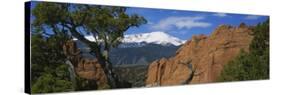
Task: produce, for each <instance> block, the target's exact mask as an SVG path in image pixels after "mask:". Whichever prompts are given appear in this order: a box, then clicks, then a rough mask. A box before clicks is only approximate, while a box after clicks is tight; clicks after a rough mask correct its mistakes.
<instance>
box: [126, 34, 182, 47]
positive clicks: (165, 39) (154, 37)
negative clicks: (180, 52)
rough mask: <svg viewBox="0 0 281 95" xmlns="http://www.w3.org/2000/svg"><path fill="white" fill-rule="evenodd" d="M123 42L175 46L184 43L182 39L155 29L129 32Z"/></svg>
mask: <svg viewBox="0 0 281 95" xmlns="http://www.w3.org/2000/svg"><path fill="white" fill-rule="evenodd" d="M123 42H125V43H140V42H146V43H154V44H161V45H167V44H173V45H175V46H178V45H181V44H183V43H184V41H183V40H180V39H178V38H176V37H173V36H171V35H169V34H167V33H165V32H161V31H156V32H150V33H141V34H131V35H125V37H124V39H123Z"/></svg>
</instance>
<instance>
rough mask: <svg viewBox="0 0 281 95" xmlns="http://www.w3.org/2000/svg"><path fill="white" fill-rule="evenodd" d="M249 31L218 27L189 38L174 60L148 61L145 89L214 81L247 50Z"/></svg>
mask: <svg viewBox="0 0 281 95" xmlns="http://www.w3.org/2000/svg"><path fill="white" fill-rule="evenodd" d="M251 31H252V29H251V28H250V27H248V26H246V25H245V24H241V25H239V27H232V26H228V25H221V26H219V27H218V28H217V29H215V31H214V32H213V33H212V34H211V35H210V36H209V37H207V36H205V35H199V36H193V37H192V39H191V40H189V41H187V42H186V43H185V44H184V45H183V46H182V47H181V48H179V49H178V50H177V53H176V55H175V56H174V57H171V58H168V59H165V58H162V59H160V60H156V61H154V62H152V63H151V64H150V66H149V68H148V74H147V76H148V77H147V80H146V84H147V86H159V85H178V84H189V83H191V84H195V83H209V82H215V81H216V79H217V77H218V76H219V74H220V72H221V70H222V69H223V66H224V65H225V64H227V63H228V62H229V61H230V60H231V59H233V58H234V57H235V56H237V55H238V54H239V52H240V50H241V49H244V50H245V51H248V47H249V44H250V42H251V40H252V36H251V35H250V33H251Z"/></svg>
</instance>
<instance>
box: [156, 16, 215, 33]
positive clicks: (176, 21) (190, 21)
mask: <svg viewBox="0 0 281 95" xmlns="http://www.w3.org/2000/svg"><path fill="white" fill-rule="evenodd" d="M203 19H205V17H202V16H194V17H189V16H186V17H168V18H166V19H163V20H161V21H159V22H158V23H156V24H155V25H153V26H152V29H154V30H170V29H171V28H173V27H176V28H177V29H191V28H195V27H201V28H205V27H209V26H211V24H210V23H208V22H204V21H201V20H203Z"/></svg>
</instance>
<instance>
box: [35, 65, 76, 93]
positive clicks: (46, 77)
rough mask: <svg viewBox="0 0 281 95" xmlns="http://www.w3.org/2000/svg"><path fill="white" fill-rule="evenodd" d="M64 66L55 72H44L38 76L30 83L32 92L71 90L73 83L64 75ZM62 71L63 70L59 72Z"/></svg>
mask: <svg viewBox="0 0 281 95" xmlns="http://www.w3.org/2000/svg"><path fill="white" fill-rule="evenodd" d="M63 68H64V67H58V68H57V69H60V70H59V71H60V72H58V73H57V74H49V73H45V74H42V76H40V77H39V78H38V79H37V81H36V82H35V83H34V84H33V85H32V89H31V90H32V93H50V92H66V91H73V90H74V88H73V84H72V82H71V81H70V80H68V79H67V77H64V75H66V74H65V70H64V69H63ZM61 71H64V72H61Z"/></svg>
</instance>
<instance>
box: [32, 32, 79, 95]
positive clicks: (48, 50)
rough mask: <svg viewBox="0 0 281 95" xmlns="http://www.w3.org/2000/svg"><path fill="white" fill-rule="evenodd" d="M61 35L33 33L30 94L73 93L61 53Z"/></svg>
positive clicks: (62, 39) (62, 38)
mask: <svg viewBox="0 0 281 95" xmlns="http://www.w3.org/2000/svg"><path fill="white" fill-rule="evenodd" d="M65 39H68V38H66V37H65V36H62V35H51V36H49V37H45V36H42V33H41V32H39V31H33V34H32V38H31V66H32V67H31V85H32V88H31V92H32V93H49V92H61V91H73V90H74V85H73V83H72V82H71V81H70V76H69V75H70V74H69V72H68V65H66V64H64V61H65V58H66V56H65V55H64V54H63V52H62V47H59V46H62V44H63V42H64V40H65Z"/></svg>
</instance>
